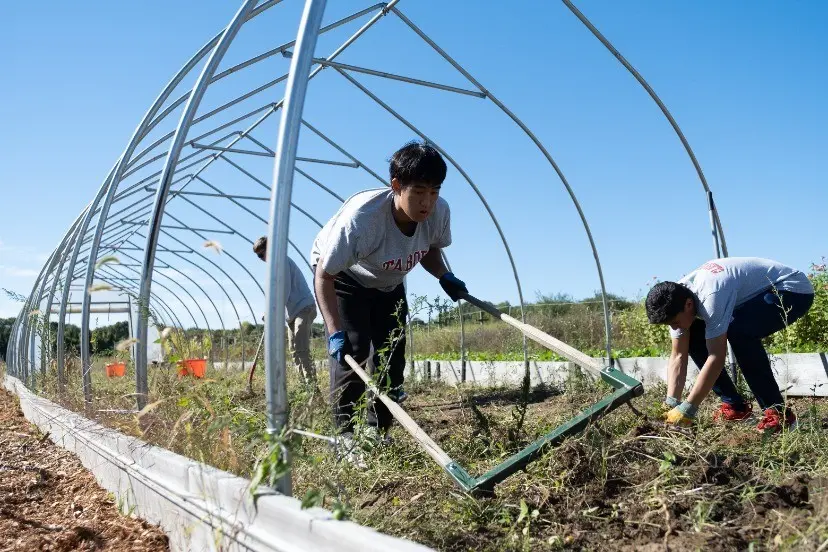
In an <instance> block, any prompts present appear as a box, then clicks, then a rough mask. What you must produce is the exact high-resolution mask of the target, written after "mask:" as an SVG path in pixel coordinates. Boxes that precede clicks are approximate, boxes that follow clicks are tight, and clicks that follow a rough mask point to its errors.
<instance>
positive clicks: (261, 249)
mask: <svg viewBox="0 0 828 552" xmlns="http://www.w3.org/2000/svg"><path fill="white" fill-rule="evenodd" d="M253 253H255V254H256V255H258V256H259V258H260V259H261V258H262V257H263V256H264V254H265V253H267V236H262V237H261V238H259V239H258V240H256V242H255V243H254V244H253Z"/></svg>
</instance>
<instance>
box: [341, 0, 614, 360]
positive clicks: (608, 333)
mask: <svg viewBox="0 0 828 552" xmlns="http://www.w3.org/2000/svg"><path fill="white" fill-rule="evenodd" d="M566 1H567V0H564V2H566ZM391 11H393V12H394V14H395V15H396V16H397V17H399V18H400V19H401V20H402V21H403V22H404V23H405V24H406V25H408V27H409V28H410V29H411V30H412V31H414V32H415V33H416V34H417V35H418V36H419V37H420V38H422V39H423V40H424V41H425V42H426V43H427V44H428V45H429V46H431V47H432V48H433V49H434V51H436V52H437V53H438V54H440V56H441V57H442V58H443V59H445V60H446V61H447V62H449V63H450V64H451V65H452V67H454V68H455V69H456V70H457V71H459V72H460V74H462V75H463V76H464V77H465V78H466V79H468V80H469V82H471V83H472V84H473V85H474V86H476V87H477V88H478V89H479V90H480V91H481V92H483V93H484V94H485V95H486V97H487V98H488V99H489V100H491V101H492V103H494V104H495V105H496V106H497V107H498V108H499V109H500V110H501V111H502V112H503V113H504V114H506V115H507V116H508V117H509V118H510V119H511V120H512V121H513V122H514V123H515V124H516V125H517V126H518V127H519V128H520V129H521V130H522V131H523V132H524V133H525V134H526V135H527V137H529V139H530V140H532V142H533V143H534V144H535V146H536V147H537V148H538V149H539V150H540V152H541V153H542V154H543V156H544V157H546V160H547V161H548V162H549V164H550V165H551V166H552V168H553V170H554V171H555V173H556V174H557V175H558V178H559V179H560V180H561V183H562V184H563V185H564V187H565V188H566V191H567V193H568V194H569V197H570V199H571V200H572V203H573V205H574V207H575V209H576V211H577V212H578V216H579V217H580V219H581V223H582V224H583V227H584V231H585V232H586V235H587V239H588V240H589V245H590V249H591V250H592V256H593V257H594V259H595V266H596V269H597V271H598V280H599V282H600V285H601V299H602V304H603V310H604V332H605V340H606V352H607V361H608V363H609V365H610V366H612V365H613V363H614V361H613V358H612V326H611V318H610V311H609V302H608V301H607V289H606V285H605V283H604V271H603V269H602V268H601V260H600V257H599V255H598V248H597V246H596V245H595V240H594V239H593V237H592V230H591V229H590V227H589V223H588V222H587V219H586V215H585V214H584V211H583V209H582V208H581V204H580V202H579V201H578V198H577V197H576V196H575V192H574V190H573V189H572V187H571V186H570V185H569V182H568V181H567V179H566V177H565V176H564V174H563V171H562V170H561V168H560V167H559V166H558V164H557V163H556V162H555V160H554V159H553V158H552V155H551V154H550V153H549V151H548V150H547V149H546V147H545V146H544V145H543V144H542V143H541V141H540V140H538V138H537V137H536V136H535V134H534V133H533V132H532V131H531V130H530V129H529V127H527V126H526V124H525V123H523V121H521V120H520V118H518V116H517V115H515V114H514V113H513V112H512V111H511V110H510V109H509V108H508V107H506V105H505V104H503V102H501V101H500V100H499V99H497V98H496V97H495V96H494V95H493V94H492V93H491V92H490V91H489V90H488V89H487V88H486V87H484V86H483V85H482V84H481V83H480V82H479V81H478V80H477V79H475V78H474V77H473V76H472V75H471V74H470V73H469V72H468V71H466V70H465V69H464V68H463V67H462V66H461V65H460V64H459V63H457V62H456V61H455V60H454V58H452V57H451V56H450V55H449V54H448V53H447V52H446V51H445V50H443V49H442V48H440V46H438V45H437V43H436V42H434V41H433V40H432V39H431V38H429V37H428V35H426V34H425V33H424V32H423V31H422V30H420V28H419V27H417V25H415V24H414V23H413V22H412V21H411V20H410V19H408V18H407V17H406V16H405V15H404V14H403V13H402V12H401V11H400V10H399V9H397V8H393V7H392V8H391ZM340 72H341V71H340ZM521 316H523V305H522V303H521Z"/></svg>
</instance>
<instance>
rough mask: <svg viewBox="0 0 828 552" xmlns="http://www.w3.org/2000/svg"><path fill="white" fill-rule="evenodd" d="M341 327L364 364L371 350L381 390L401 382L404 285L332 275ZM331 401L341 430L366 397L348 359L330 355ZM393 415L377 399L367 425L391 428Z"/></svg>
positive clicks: (405, 307)
mask: <svg viewBox="0 0 828 552" xmlns="http://www.w3.org/2000/svg"><path fill="white" fill-rule="evenodd" d="M334 289H335V290H336V302H337V308H338V310H339V316H340V319H341V320H342V330H344V331H345V332H346V333H347V334H348V341H349V342H350V344H351V350H352V355H351V356H353V357H354V360H356V361H357V362H358V363H360V364H361V363H363V362H364V361H365V360H366V359H367V358H368V357H369V355H371V352H372V351H373V359H372V362H373V371H374V373H375V376H376V377H375V380H376V381H377V384H378V386H379V387H380V389H383V390H387V389H393V388H397V387H400V386H401V385H402V384H403V379H404V374H403V372H404V370H405V321H406V318H407V317H408V302H407V301H406V299H405V288H404V287H403V285H402V284H400V285H398V286H397V287H396V288H394V289H393V290H391V291H387V292H385V291H380V290H378V289H371V288H366V287H363V286H361V285H360V284H359V283H357V282H356V280H354V279H353V278H351V277H350V276H348V275H346V274H344V273H340V274H338V275H337V277H336V280H334ZM329 365H330V374H331V404H332V405H333V411H334V422H335V423H336V426H337V428H338V429H339V430H340V431H341V432H345V431H352V430H353V424H354V419H353V418H354V409H355V406H356V405H357V404H359V403H360V401H362V400H365V383H364V382H363V381H362V380H361V379H360V378H359V376H358V375H356V373H354V372H353V370H351V368H350V367H349V366H347V365H346V364H344V363H343V364H340V363H339V362H337V361H335V360H334V359H333V358H330V362H329ZM392 420H393V417H392V416H391V413H390V412H389V411H388V408H386V406H385V405H384V404H382V402H380V401H379V400H375V401H373V404H372V405H371V407H370V408H369V409H368V424H369V425H373V426H377V427H379V428H381V429H387V428H389V427H390V426H391V422H392Z"/></svg>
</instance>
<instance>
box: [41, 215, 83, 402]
mask: <svg viewBox="0 0 828 552" xmlns="http://www.w3.org/2000/svg"><path fill="white" fill-rule="evenodd" d="M79 233H80V226H79V225H78V226H76V228H75V229H74V232H73V234H72V237H71V238H70V240H69V242H68V243H67V244H66V247H64V249H63V253H62V254H61V255H60V261H59V262H58V266H57V269H56V271H55V275H54V277H53V278H52V285H51V286H50V287H49V295H48V297H47V299H46V331H47V347H46V350H47V351H49V352H48V354H47V355H46V356H47V359H46V362H47V363H48V362H49V360H50V359H49V358H48V357H49V355H51V348H50V347H49V346H48V345H49V342H50V341H51V333H52V326H51V317H52V304H53V302H54V299H55V292H56V291H57V283H58V281H59V280H60V279H61V274H63V265H64V263H65V262H66V259H67V257H68V256H69V250H70V248H72V247H73V246H74V242H75V240H77V239H80V238H79V236H78V234H79ZM56 369H57V378H58V392H60V393H62V392H63V383H62V381H61V380H62V378H63V367H62V366H58V367H56ZM44 375H45V374H44Z"/></svg>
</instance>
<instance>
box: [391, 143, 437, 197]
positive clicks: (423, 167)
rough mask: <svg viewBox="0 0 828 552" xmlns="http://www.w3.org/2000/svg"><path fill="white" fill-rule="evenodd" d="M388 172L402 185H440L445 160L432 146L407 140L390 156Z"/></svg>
mask: <svg viewBox="0 0 828 552" xmlns="http://www.w3.org/2000/svg"><path fill="white" fill-rule="evenodd" d="M389 162H390V165H389V167H388V172H389V174H390V176H391V179H392V180H393V179H394V178H396V179H397V180H398V181H399V182H400V184H402V185H403V186H407V185H411V184H425V185H427V186H432V187H436V186H440V185H441V184H442V183H443V180H445V179H446V171H447V167H446V162H445V161H444V160H443V156H442V155H440V152H439V151H437V150H436V149H435V148H434V146H429V145H428V144H426V143H425V142H416V141H415V142H409V143H407V144H406V145H404V146H403V147H401V148H400V149H398V150H397V151H396V152H394V155H392V156H391V159H390V160H389Z"/></svg>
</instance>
